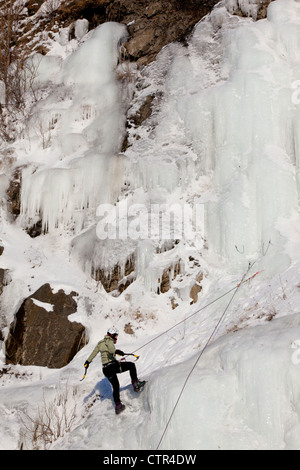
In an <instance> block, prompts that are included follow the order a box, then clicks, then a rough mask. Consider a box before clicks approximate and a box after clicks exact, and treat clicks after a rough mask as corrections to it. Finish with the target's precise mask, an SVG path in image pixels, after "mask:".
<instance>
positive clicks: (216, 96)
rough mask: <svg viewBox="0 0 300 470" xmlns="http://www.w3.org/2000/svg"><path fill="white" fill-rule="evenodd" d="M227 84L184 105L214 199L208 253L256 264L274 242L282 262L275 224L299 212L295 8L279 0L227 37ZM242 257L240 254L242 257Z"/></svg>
mask: <svg viewBox="0 0 300 470" xmlns="http://www.w3.org/2000/svg"><path fill="white" fill-rule="evenodd" d="M228 34H229V36H230V40H229V41H228V37H227V41H228V42H227V48H226V51H225V57H224V65H226V67H227V68H228V71H229V75H228V79H227V80H226V81H225V82H224V83H221V84H219V85H217V86H215V87H214V88H211V89H210V90H209V91H205V92H200V93H198V94H197V95H195V94H194V95H193V96H192V97H191V98H188V99H186V98H183V99H182V100H181V110H182V118H183V119H184V122H185V126H186V131H187V136H188V138H189V139H190V142H191V143H192V145H193V146H194V148H195V149H196V150H197V153H198V158H199V165H200V166H202V169H203V171H207V170H208V169H209V170H211V172H212V181H213V185H214V188H215V192H216V196H217V200H216V201H211V202H209V203H208V205H207V219H206V234H207V239H208V241H209V244H210V247H211V248H213V250H214V251H215V252H216V253H217V254H219V255H221V256H222V257H223V259H224V260H225V261H226V263H227V265H232V266H233V267H235V266H238V265H239V259H240V260H241V262H244V260H245V257H250V258H251V257H253V258H256V257H257V256H259V255H260V254H261V253H262V252H263V250H264V247H266V246H267V244H268V242H269V241H271V242H272V245H273V249H274V251H275V253H276V260H277V262H278V265H279V264H282V263H286V262H288V260H287V259H286V258H285V254H284V251H285V248H284V246H285V242H286V240H284V239H283V238H282V237H281V235H280V232H279V230H278V221H279V219H280V218H289V217H290V216H291V215H292V213H293V211H294V210H295V211H298V209H299V205H298V198H299V191H300V187H299V178H298V179H297V176H296V175H297V174H298V173H299V147H298V142H299V127H298V126H297V123H299V112H300V111H299V105H296V104H295V103H294V101H293V84H294V82H295V80H296V79H297V76H298V74H299V66H300V55H299V41H300V4H299V2H297V1H295V0H277V1H276V2H273V3H271V4H270V6H269V9H268V19H267V20H262V21H259V22H256V23H253V24H248V25H245V24H242V26H241V27H239V28H237V29H236V30H233V31H231V32H230V31H229V32H228ZM241 253H242V254H243V256H241Z"/></svg>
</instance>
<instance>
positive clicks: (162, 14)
mask: <svg viewBox="0 0 300 470" xmlns="http://www.w3.org/2000/svg"><path fill="white" fill-rule="evenodd" d="M271 1H272V0H256V1H255V0H254V1H252V2H251V5H252V9H253V10H252V11H253V12H252V16H253V18H254V19H261V18H264V17H265V15H266V11H267V7H268V5H269V3H270V2H271ZM43 3H45V2H43V1H42V0H38V1H33V0H30V1H29V2H28V3H27V9H28V14H29V16H32V17H33V16H34V15H37V14H38V15H39V16H40V20H41V21H42V23H43V25H44V27H45V28H46V29H49V28H56V27H57V26H59V25H64V26H68V25H70V26H71V25H72V23H73V22H74V21H76V20H77V19H83V18H85V19H87V20H88V21H89V25H90V29H93V28H95V27H96V26H98V25H99V24H101V23H104V22H107V21H115V22H118V23H123V24H126V25H127V28H128V32H129V35H130V39H129V41H128V45H127V46H128V47H127V51H128V54H129V59H131V60H133V61H136V62H137V63H138V64H140V65H146V64H148V63H149V62H151V61H152V60H154V59H155V57H156V56H157V54H158V52H159V51H160V50H161V49H162V48H163V47H164V46H165V45H166V44H169V43H170V42H173V41H181V40H182V41H184V38H185V37H186V35H187V34H188V33H189V32H190V31H191V30H192V28H193V26H195V24H196V23H198V22H199V21H200V20H201V19H202V18H203V17H204V16H205V15H207V14H208V13H209V12H210V11H211V10H212V8H213V7H214V6H215V5H216V4H217V3H220V2H219V1H218V0H189V1H185V0H156V1H152V2H149V1H146V0H76V1H74V0H71V1H65V2H62V4H61V5H60V7H59V8H58V9H57V10H54V9H53V10H51V9H50V10H49V8H48V9H45V11H44V13H43V15H42V18H41V15H40V13H39V12H40V11H41V9H42V8H43ZM246 3H247V2H246ZM244 5H245V2H241V1H240V0H224V6H225V7H226V8H227V9H228V10H229V11H230V13H232V14H235V15H241V16H243V15H247V14H249V9H245V6H244Z"/></svg>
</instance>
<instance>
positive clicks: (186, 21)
mask: <svg viewBox="0 0 300 470" xmlns="http://www.w3.org/2000/svg"><path fill="white" fill-rule="evenodd" d="M217 3H218V0H189V1H188V2H187V1H186V0H156V1H152V2H148V1H145V0H120V1H114V2H110V4H109V5H108V7H107V13H108V15H109V18H110V20H113V21H119V22H121V23H126V24H127V25H128V27H127V29H128V32H129V34H130V39H129V41H128V43H127V47H126V49H127V52H128V54H129V58H130V59H131V60H134V61H136V62H137V63H138V64H139V65H146V64H148V63H149V62H151V61H152V60H154V59H155V57H156V56H157V54H158V53H159V52H160V51H161V49H162V48H163V47H164V46H165V45H166V44H169V43H170V42H173V41H179V40H184V37H185V36H186V35H187V34H188V33H189V32H190V31H191V30H192V28H193V26H195V24H196V23H198V21H200V20H201V19H202V18H203V17H204V16H205V15H207V13H209V12H210V11H211V9H212V8H213V7H214V5H216V4H217Z"/></svg>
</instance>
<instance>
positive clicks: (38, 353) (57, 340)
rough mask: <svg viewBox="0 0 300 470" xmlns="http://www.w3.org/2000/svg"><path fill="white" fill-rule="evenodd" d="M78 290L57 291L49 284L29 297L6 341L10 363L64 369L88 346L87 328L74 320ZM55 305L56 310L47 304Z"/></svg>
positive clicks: (22, 306) (7, 356)
mask: <svg viewBox="0 0 300 470" xmlns="http://www.w3.org/2000/svg"><path fill="white" fill-rule="evenodd" d="M75 295H76V293H75V292H71V294H66V293H65V292H64V291H63V290H59V291H58V292H57V293H53V291H52V289H51V287H50V285H49V284H45V285H44V286H42V287H41V288H40V289H39V290H38V291H37V292H35V293H34V294H33V295H32V296H30V297H28V298H27V299H26V300H25V301H24V302H23V304H22V305H21V307H20V309H19V311H18V313H17V314H16V318H15V321H14V322H13V323H12V324H11V326H10V331H9V335H8V338H7V340H6V343H5V346H6V359H7V362H8V363H13V364H22V365H36V366H44V367H49V368H61V367H64V366H65V365H67V364H68V363H69V362H70V361H71V360H72V359H73V357H74V356H75V355H76V353H77V352H78V351H79V350H80V349H81V348H82V347H83V346H84V345H85V328H84V326H83V325H81V324H80V323H77V322H70V321H69V319H68V316H69V315H70V314H72V313H75V312H76V309H77V304H76V301H75V300H74V296H75ZM35 300H37V301H39V302H43V303H44V304H51V305H52V306H53V311H48V308H47V306H46V305H43V304H39V302H36V303H35Z"/></svg>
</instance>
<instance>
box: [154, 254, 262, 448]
mask: <svg viewBox="0 0 300 470" xmlns="http://www.w3.org/2000/svg"><path fill="white" fill-rule="evenodd" d="M254 264H255V262H254V263H252V264H250V263H249V267H248V269H247V271H246V272H245V274H244V275H243V277H242V280H241V282H240V283H239V284H237V285H236V286H235V287H234V288H233V289H231V290H230V291H228V292H227V293H225V294H223V295H222V296H220V297H219V298H218V299H216V300H215V301H213V302H211V303H210V304H208V305H211V304H212V303H214V302H216V301H217V300H219V299H220V298H222V297H224V296H225V295H227V294H229V293H230V292H232V291H234V293H233V295H232V296H231V299H230V301H229V302H228V304H227V306H226V308H225V310H224V312H223V313H222V315H221V317H220V319H219V320H218V322H217V324H216V326H215V328H214V330H213V331H212V333H211V335H210V337H209V338H208V340H207V341H206V343H205V345H204V347H203V348H202V350H201V352H200V354H199V355H198V357H197V360H196V362H195V364H194V365H193V367H192V369H191V370H190V372H189V374H188V376H187V378H186V379H185V382H184V384H183V386H182V389H181V391H180V393H179V395H178V398H177V400H176V403H175V405H174V407H173V410H172V413H171V415H170V417H169V420H168V422H167V424H166V426H165V429H164V431H163V434H162V436H161V438H160V441H159V443H158V445H157V447H156V450H158V449H159V447H160V445H161V443H162V440H163V438H164V436H165V434H166V432H167V430H168V427H169V424H170V422H171V420H172V417H173V415H174V413H175V410H176V408H177V405H178V403H179V401H180V399H181V397H182V394H183V392H184V389H185V387H186V385H187V383H188V381H189V379H190V377H191V375H192V373H193V372H194V370H195V368H196V366H197V364H198V362H199V361H200V359H201V357H202V355H203V353H204V351H205V350H206V348H207V347H208V346H209V344H210V342H211V340H212V339H213V337H214V336H215V334H216V332H217V330H218V328H219V326H220V325H221V323H222V321H223V319H224V318H225V315H226V313H227V311H228V309H229V307H230V305H231V303H232V301H233V299H234V297H235V295H236V294H237V292H238V290H239V288H240V287H241V286H242V285H243V284H245V283H246V282H248V281H250V280H251V279H253V278H254V277H255V276H257V275H258V274H259V273H260V272H261V271H259V272H257V273H255V274H253V276H251V277H249V278H248V279H246V280H245V277H246V276H247V274H248V272H249V271H250V269H251V268H252V267H253V265H254ZM208 305H207V306H208ZM207 306H206V307H207ZM203 308H205V307H203ZM203 308H202V309H200V310H203ZM200 310H198V311H197V312H196V313H198V312H199V311H200ZM191 316H192V315H191ZM189 318H190V317H189ZM160 336H161V335H160ZM155 339H156V338H155Z"/></svg>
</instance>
